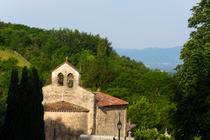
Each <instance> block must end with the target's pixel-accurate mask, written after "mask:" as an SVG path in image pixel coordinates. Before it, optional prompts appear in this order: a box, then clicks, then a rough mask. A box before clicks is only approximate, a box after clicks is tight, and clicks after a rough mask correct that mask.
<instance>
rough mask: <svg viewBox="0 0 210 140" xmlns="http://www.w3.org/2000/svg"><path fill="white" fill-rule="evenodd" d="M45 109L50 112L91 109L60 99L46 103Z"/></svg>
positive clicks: (86, 110)
mask: <svg viewBox="0 0 210 140" xmlns="http://www.w3.org/2000/svg"><path fill="white" fill-rule="evenodd" d="M44 111H49V112H88V111H89V110H88V109H86V108H83V107H81V106H77V105H74V104H72V103H69V102H65V101H60V102H55V103H47V104H44Z"/></svg>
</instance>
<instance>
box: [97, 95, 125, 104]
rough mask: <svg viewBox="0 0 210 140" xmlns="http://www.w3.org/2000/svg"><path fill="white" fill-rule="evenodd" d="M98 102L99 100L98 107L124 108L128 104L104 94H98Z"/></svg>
mask: <svg viewBox="0 0 210 140" xmlns="http://www.w3.org/2000/svg"><path fill="white" fill-rule="evenodd" d="M96 100H97V106H100V107H107V106H123V105H127V104H128V102H127V101H124V100H121V99H119V98H116V97H113V96H110V95H108V94H105V93H102V92H96Z"/></svg>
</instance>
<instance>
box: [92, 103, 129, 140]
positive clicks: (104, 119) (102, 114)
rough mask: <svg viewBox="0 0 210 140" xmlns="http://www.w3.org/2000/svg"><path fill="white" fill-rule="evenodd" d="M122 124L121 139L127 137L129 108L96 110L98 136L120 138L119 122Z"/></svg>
mask: <svg viewBox="0 0 210 140" xmlns="http://www.w3.org/2000/svg"><path fill="white" fill-rule="evenodd" d="M119 113H120V121H121V123H122V128H121V130H120V135H121V137H125V136H126V122H127V120H126V118H127V116H126V115H127V108H126V107H123V106H120V107H103V108H98V107H97V109H96V135H107V136H113V137H114V136H115V137H116V136H118V129H117V122H118V121H119Z"/></svg>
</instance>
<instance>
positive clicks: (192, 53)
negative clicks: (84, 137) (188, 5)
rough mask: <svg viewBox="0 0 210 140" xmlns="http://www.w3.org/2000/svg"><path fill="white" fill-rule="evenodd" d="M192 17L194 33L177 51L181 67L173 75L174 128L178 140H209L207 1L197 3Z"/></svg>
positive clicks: (209, 26)
mask: <svg viewBox="0 0 210 140" xmlns="http://www.w3.org/2000/svg"><path fill="white" fill-rule="evenodd" d="M192 13H193V14H192V17H191V18H190V19H189V27H191V28H194V29H195V31H193V32H192V33H191V35H190V39H189V40H188V41H187V42H186V43H185V45H184V48H183V49H182V51H181V58H182V59H183V62H184V63H183V65H181V66H179V67H178V72H177V75H176V79H177V82H178V87H179V89H180V92H179V93H177V95H176V99H177V111H176V113H175V115H174V120H175V122H174V124H175V130H176V138H177V139H180V140H181V139H182V140H183V139H186V140H188V139H189V140H190V139H193V137H195V136H202V139H210V127H209V126H210V119H209V118H210V100H209V99H210V86H209V85H210V1H209V0H201V2H200V3H198V4H197V5H196V6H195V7H193V8H192Z"/></svg>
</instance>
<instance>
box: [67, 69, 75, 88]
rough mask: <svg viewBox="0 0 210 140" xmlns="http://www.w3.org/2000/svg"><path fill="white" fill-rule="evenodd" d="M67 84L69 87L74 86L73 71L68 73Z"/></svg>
mask: <svg viewBox="0 0 210 140" xmlns="http://www.w3.org/2000/svg"><path fill="white" fill-rule="evenodd" d="M67 85H68V87H69V88H72V87H73V86H74V76H73V74H71V73H69V74H68V75H67Z"/></svg>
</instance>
